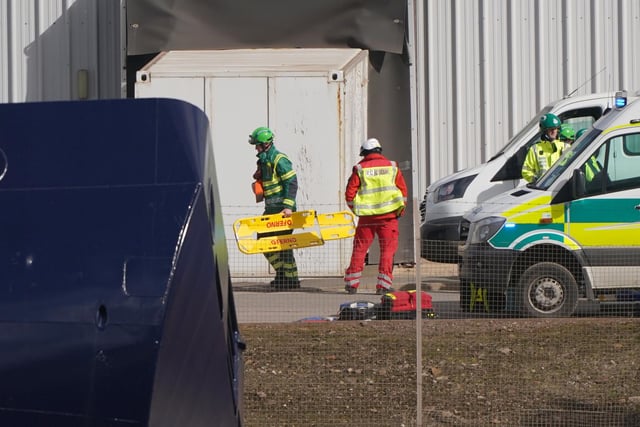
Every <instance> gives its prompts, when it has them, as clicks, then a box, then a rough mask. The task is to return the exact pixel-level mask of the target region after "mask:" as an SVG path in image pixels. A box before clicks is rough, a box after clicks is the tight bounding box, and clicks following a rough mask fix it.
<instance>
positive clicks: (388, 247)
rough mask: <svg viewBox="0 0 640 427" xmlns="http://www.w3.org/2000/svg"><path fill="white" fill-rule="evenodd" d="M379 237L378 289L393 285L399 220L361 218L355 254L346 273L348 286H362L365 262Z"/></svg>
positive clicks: (356, 236) (357, 229)
mask: <svg viewBox="0 0 640 427" xmlns="http://www.w3.org/2000/svg"><path fill="white" fill-rule="evenodd" d="M376 235H377V236H378V243H379V245H380V261H379V263H378V280H377V282H376V288H390V287H391V284H392V283H393V257H394V255H395V253H396V250H397V249H398V219H397V218H387V219H378V218H367V217H360V218H359V219H358V226H357V227H356V235H355V237H354V238H353V252H352V253H351V263H350V264H349V268H347V270H346V271H345V275H344V281H345V282H346V284H347V285H349V286H352V287H354V288H357V287H358V286H359V285H360V278H361V277H362V270H364V260H365V257H366V256H367V251H368V250H369V247H370V246H371V243H373V239H374V238H375V236H376Z"/></svg>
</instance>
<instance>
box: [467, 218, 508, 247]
mask: <svg viewBox="0 0 640 427" xmlns="http://www.w3.org/2000/svg"><path fill="white" fill-rule="evenodd" d="M504 222H505V218H502V217H498V216H490V217H488V218H484V219H481V220H480V221H477V222H472V223H471V225H470V227H469V243H484V242H486V241H487V240H489V239H490V238H492V237H493V236H494V235H495V234H496V233H497V232H498V230H500V228H502V226H503V225H504Z"/></svg>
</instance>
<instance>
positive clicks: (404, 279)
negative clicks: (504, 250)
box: [232, 261, 459, 323]
mask: <svg viewBox="0 0 640 427" xmlns="http://www.w3.org/2000/svg"><path fill="white" fill-rule="evenodd" d="M377 274H378V270H377V265H367V266H366V267H365V270H364V278H363V280H362V282H361V284H360V287H359V289H358V293H357V294H352V295H350V294H347V293H346V292H345V290H344V281H343V279H342V277H312V278H305V277H302V278H301V287H300V289H295V290H290V291H279V290H273V289H271V288H270V287H269V282H270V281H271V280H272V278H271V277H269V278H260V279H255V278H251V279H247V278H232V282H233V289H234V298H235V302H236V312H237V315H238V321H239V322H240V323H264V322H295V321H316V320H318V321H322V320H330V319H333V318H334V317H335V316H336V315H337V313H338V310H339V308H340V304H342V303H345V302H354V301H369V302H376V303H377V302H380V299H381V297H380V295H376V294H375V282H376V276H377ZM418 280H419V281H420V282H421V283H422V290H424V291H427V292H428V293H429V294H430V295H431V296H432V297H433V301H434V303H435V302H443V301H446V302H452V301H456V302H457V301H458V291H459V288H458V277H457V266H456V265H449V264H436V263H429V262H426V261H423V262H421V264H420V269H419V270H418V269H416V268H415V267H414V266H412V265H411V266H401V265H399V266H396V267H394V285H393V287H394V288H395V289H396V290H409V289H415V284H416V282H417V281H418Z"/></svg>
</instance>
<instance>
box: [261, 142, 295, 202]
mask: <svg viewBox="0 0 640 427" xmlns="http://www.w3.org/2000/svg"><path fill="white" fill-rule="evenodd" d="M260 170H261V176H262V187H263V192H264V204H265V213H267V214H268V213H276V212H279V211H281V210H282V209H284V208H289V209H291V210H292V211H295V210H296V193H297V190H298V179H297V176H296V172H295V171H294V170H293V167H292V165H291V161H290V160H289V158H288V157H287V156H286V155H285V154H284V153H281V152H279V151H277V150H276V149H275V148H274V147H272V148H270V149H269V150H268V151H267V160H266V161H264V162H262V161H261V162H260Z"/></svg>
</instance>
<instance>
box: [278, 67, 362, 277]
mask: <svg viewBox="0 0 640 427" xmlns="http://www.w3.org/2000/svg"><path fill="white" fill-rule="evenodd" d="M341 88H342V83H341V82H339V81H330V80H329V79H327V77H326V76H308V77H307V76H301V77H272V78H270V79H269V126H271V127H272V128H273V129H274V132H275V134H276V146H277V147H278V149H279V150H280V151H282V152H284V153H286V154H287V155H288V156H289V158H290V159H291V161H292V162H293V166H294V168H295V170H296V173H297V175H298V185H299V188H298V197H297V204H298V210H308V209H313V210H316V211H317V212H319V213H329V212H336V211H340V210H344V209H346V204H345V203H344V202H343V200H344V188H345V185H346V177H345V176H344V172H343V169H344V141H343V138H344V132H343V129H342V126H343V121H342V117H341V111H343V108H344V105H343V102H344V101H343V97H341V96H340V93H341ZM345 245H348V246H349V248H350V246H351V240H350V239H345V240H335V241H328V242H326V243H325V244H324V245H323V246H320V247H310V248H304V249H298V250H296V251H295V256H296V261H297V264H298V270H299V272H300V274H301V276H302V277H304V276H305V275H307V276H308V275H312V276H313V275H316V276H317V275H342V274H343V273H344V269H345V268H346V265H347V264H348V262H349V259H348V256H347V257H346V258H347V259H346V260H345V259H344V258H345V256H344V253H345V251H344V250H343V248H344V247H345ZM347 252H348V253H349V255H350V251H347Z"/></svg>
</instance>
